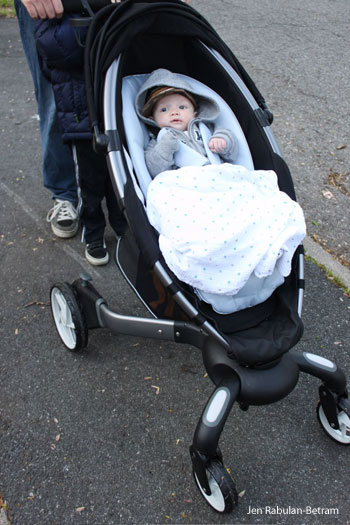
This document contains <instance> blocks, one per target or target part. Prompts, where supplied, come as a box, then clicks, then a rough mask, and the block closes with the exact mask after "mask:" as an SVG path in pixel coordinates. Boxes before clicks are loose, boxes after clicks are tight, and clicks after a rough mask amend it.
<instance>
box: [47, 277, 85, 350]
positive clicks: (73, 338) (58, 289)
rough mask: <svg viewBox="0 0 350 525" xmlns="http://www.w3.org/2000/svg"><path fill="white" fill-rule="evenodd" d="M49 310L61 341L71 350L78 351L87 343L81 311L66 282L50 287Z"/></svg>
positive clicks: (72, 289) (71, 289)
mask: <svg viewBox="0 0 350 525" xmlns="http://www.w3.org/2000/svg"><path fill="white" fill-rule="evenodd" d="M50 298H51V311H52V316H53V319H54V322H55V325H56V329H57V332H58V334H59V336H60V338H61V340H62V343H63V344H64V345H65V346H66V348H68V350H70V351H71V352H78V351H79V350H81V349H82V348H84V347H85V346H86V345H87V340H88V331H87V328H86V325H85V321H84V317H83V313H82V311H81V308H80V305H79V303H78V301H77V298H76V296H75V293H74V288H73V287H72V286H71V285H70V284H68V283H59V284H56V285H54V286H53V287H52V288H51V292H50Z"/></svg>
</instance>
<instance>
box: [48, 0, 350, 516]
mask: <svg viewBox="0 0 350 525" xmlns="http://www.w3.org/2000/svg"><path fill="white" fill-rule="evenodd" d="M136 3H137V2H136ZM165 3H169V4H174V5H178V4H182V3H181V2H178V1H177V0H166V2H165ZM125 4H127V2H125ZM129 4H131V2H129ZM125 8H126V7H125ZM116 9H119V8H117V7H116ZM120 9H122V10H123V9H124V6H122V7H121V8H120ZM181 9H185V10H186V11H188V12H190V13H191V16H193V13H195V11H194V10H192V8H190V7H189V6H186V7H185V6H181ZM201 45H202V46H203V48H205V50H206V53H209V54H211V55H212V56H213V57H215V59H216V60H218V61H219V63H220V65H221V67H222V68H223V69H225V70H226V72H227V73H228V74H229V75H230V76H231V77H232V78H233V79H234V81H235V83H236V86H237V88H238V89H239V90H240V92H241V94H242V95H243V97H244V98H245V100H246V101H247V104H248V105H249V106H250V108H251V110H252V111H253V113H254V115H255V118H256V119H257V121H258V122H259V124H260V126H261V130H262V131H263V133H264V136H265V140H266V141H267V142H268V144H269V147H270V148H271V150H272V152H273V153H274V154H276V155H277V156H279V157H281V155H280V152H279V148H278V145H277V143H276V140H275V138H274V136H273V134H272V132H271V130H270V126H269V124H270V123H271V122H272V115H271V113H270V112H269V110H268V108H267V107H266V105H265V102H264V100H263V98H262V97H261V96H260V94H259V93H258V92H257V91H256V92H254V96H253V95H252V94H251V92H252V89H251V86H249V89H248V88H247V86H246V84H245V83H244V82H243V80H242V78H241V76H240V75H239V74H238V73H237V72H236V71H235V70H234V69H233V67H232V66H231V65H230V64H229V63H228V62H227V61H226V60H225V59H224V58H222V57H221V56H220V54H219V53H218V52H217V51H216V50H215V49H211V48H209V47H208V46H206V45H205V44H204V43H201ZM118 72H119V65H118V60H115V61H114V62H113V63H112V64H111V65H110V66H109V68H108V70H107V72H106V74H105V80H104V95H103V112H104V128H105V131H104V132H103V133H101V132H100V130H99V127H98V124H97V122H98V120H97V121H95V120H93V122H94V132H95V145H96V148H97V149H102V150H105V152H106V158H107V163H108V166H109V171H110V174H111V178H112V182H113V184H114V187H115V190H116V194H117V196H118V199H119V202H120V205H121V207H122V208H124V197H125V195H124V192H125V185H126V182H127V180H128V173H127V170H128V167H127V162H126V160H125V156H124V153H123V146H122V145H121V141H120V137H119V133H118V126H117V122H116V96H115V93H116V88H117V84H118ZM257 95H258V98H259V97H260V98H259V100H258V103H257ZM89 109H90V108H89ZM129 179H130V177H129ZM126 218H127V219H128V220H129V219H130V217H128V215H127V213H126ZM119 243H120V241H119ZM118 247H119V245H118ZM295 259H297V261H296V264H295V266H296V267H297V273H298V276H297V281H298V284H299V286H298V307H297V310H298V315H299V316H300V315H301V310H302V301H303V283H304V269H303V250H302V246H301V247H300V248H299V251H298V254H297V255H296V256H295ZM149 266H150V267H151V268H152V271H153V272H154V274H155V276H156V277H157V279H158V280H159V282H160V283H161V284H162V286H163V288H164V290H166V291H167V292H168V293H169V295H170V296H171V297H172V299H173V300H174V302H175V303H176V304H177V305H178V307H179V308H180V309H181V311H183V312H184V314H185V316H186V318H187V319H188V320H187V321H180V320H172V319H162V318H157V317H156V316H155V314H154V313H153V312H152V311H151V310H150V312H151V313H152V314H153V316H154V318H146V317H144V318H143V317H135V316H126V315H121V314H119V313H117V312H115V311H113V310H111V309H110V308H109V307H108V305H107V302H106V300H105V299H104V298H103V297H102V296H101V295H100V294H99V292H98V291H97V290H96V289H95V288H94V286H93V285H92V283H91V277H90V276H89V275H87V274H85V273H83V274H81V275H80V278H79V279H77V280H75V281H74V282H73V283H72V284H69V283H57V284H54V285H53V286H52V288H51V309H52V314H53V318H54V322H55V325H56V328H57V331H58V333H59V335H60V337H61V340H62V342H63V344H64V345H65V346H66V347H67V348H68V349H69V350H70V351H79V350H81V349H83V348H84V347H85V346H86V345H87V342H88V331H89V330H92V329H96V328H106V329H108V330H111V331H112V332H115V333H117V334H125V335H133V336H136V337H147V338H153V339H158V340H163V341H173V342H176V343H185V344H190V345H193V346H195V347H196V348H198V349H199V350H201V352H202V357H203V363H204V366H205V369H206V371H207V373H208V375H209V377H210V379H211V380H212V382H213V384H214V391H213V393H212V394H211V395H210V397H209V399H208V401H207V402H206V404H205V406H204V409H203V412H202V414H201V416H200V418H199V421H198V423H197V426H196V429H195V432H194V436H193V442H192V445H191V446H190V455H191V460H192V466H193V474H194V478H195V481H196V483H197V485H198V488H199V490H200V492H201V494H202V495H203V497H204V498H205V500H206V501H207V503H208V504H209V505H210V506H211V507H212V508H213V509H214V510H216V511H217V512H220V513H223V512H230V511H231V510H232V509H233V508H234V506H235V505H236V504H237V501H238V494H237V491H236V488H235V485H234V483H233V481H232V479H231V477H230V476H229V474H228V472H227V471H226V469H225V467H224V462H223V456H222V453H221V451H220V448H219V440H220V436H221V433H222V430H223V428H224V426H225V423H226V420H227V418H228V416H229V414H230V411H231V409H232V407H233V405H234V403H235V402H237V403H238V405H239V407H240V408H241V409H242V410H247V409H248V407H249V406H250V405H267V404H271V403H274V402H277V401H279V400H281V399H283V398H284V397H285V396H287V395H288V394H289V393H290V392H291V391H292V390H293V389H294V387H295V386H296V384H297V382H298V377H299V373H300V372H303V373H306V374H309V375H311V376H313V377H315V378H317V379H319V380H320V381H321V385H320V387H319V394H320V402H319V404H318V407H317V415H318V419H319V422H320V424H321V426H322V428H323V429H324V431H325V432H326V433H327V435H328V436H329V437H331V438H332V439H333V440H335V441H337V442H338V443H341V444H344V445H349V444H350V401H349V399H348V393H347V389H346V378H345V376H344V374H343V372H342V371H341V370H340V369H339V368H338V367H337V365H336V364H335V363H333V362H332V361H330V360H328V359H325V358H323V357H321V356H318V355H315V354H312V353H308V352H298V351H296V350H289V351H288V352H287V353H284V354H283V355H279V356H277V357H276V358H275V359H271V360H266V361H265V362H262V363H257V364H254V365H253V366H249V365H247V364H244V363H243V364H242V363H240V362H239V361H238V360H237V359H235V358H234V357H232V355H229V351H230V350H232V346H231V344H230V342H229V341H228V340H227V339H226V338H225V337H224V336H223V335H222V334H221V333H220V332H219V331H218V330H217V329H216V327H215V326H214V325H213V324H212V323H211V322H209V321H208V320H207V319H206V317H205V316H204V315H203V314H202V313H201V312H200V311H199V310H197V308H196V307H195V306H194V304H193V303H192V302H190V301H189V300H188V298H187V297H186V295H185V294H184V293H183V292H182V290H181V289H180V288H179V287H178V285H177V283H176V282H175V281H174V279H173V277H172V275H171V273H170V272H169V271H168V269H167V268H166V266H165V264H163V261H162V260H161V259H158V260H156V261H155V262H154V263H153V264H151V265H149ZM129 284H131V283H130V282H129ZM134 291H136V290H135V288H134ZM136 293H137V291H136ZM146 306H147V305H146Z"/></svg>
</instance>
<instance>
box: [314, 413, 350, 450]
mask: <svg viewBox="0 0 350 525" xmlns="http://www.w3.org/2000/svg"><path fill="white" fill-rule="evenodd" d="M349 404H350V403H349ZM338 410H339V411H338V424H339V428H338V429H336V428H333V427H332V426H331V425H330V424H329V422H328V420H327V418H326V415H325V413H324V410H323V408H322V405H321V403H318V405H317V408H316V412H317V419H318V420H319V422H320V424H321V426H322V428H323V430H324V431H325V432H326V434H327V435H328V436H329V437H330V438H331V439H333V440H334V441H337V442H338V443H341V444H342V445H350V418H349V416H348V414H346V412H345V411H344V410H341V409H340V408H339V409H338Z"/></svg>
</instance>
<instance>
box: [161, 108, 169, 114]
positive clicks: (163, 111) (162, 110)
mask: <svg viewBox="0 0 350 525" xmlns="http://www.w3.org/2000/svg"><path fill="white" fill-rule="evenodd" d="M160 111H161V113H165V112H166V111H168V108H160Z"/></svg>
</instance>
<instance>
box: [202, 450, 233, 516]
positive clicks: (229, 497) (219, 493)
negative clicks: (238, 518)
mask: <svg viewBox="0 0 350 525" xmlns="http://www.w3.org/2000/svg"><path fill="white" fill-rule="evenodd" d="M206 473H207V478H208V484H209V487H210V491H211V494H210V495H208V494H206V493H205V492H204V490H203V489H202V487H201V485H200V483H199V480H198V478H197V476H196V473H195V472H193V475H194V479H195V481H196V483H197V486H198V488H199V490H200V492H201V494H202V496H203V498H204V499H205V501H206V502H207V503H208V504H209V505H210V506H211V507H212V508H213V509H214V510H216V512H220V513H222V514H224V513H228V512H231V511H232V510H233V508H234V507H235V506H236V505H237V503H238V493H237V490H236V486H235V484H234V482H233V480H232V478H231V476H230V475H229V473H228V472H227V470H226V468H225V467H224V465H223V464H222V463H221V461H219V460H218V459H213V460H211V461H210V462H209V463H208V465H207V467H206Z"/></svg>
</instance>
